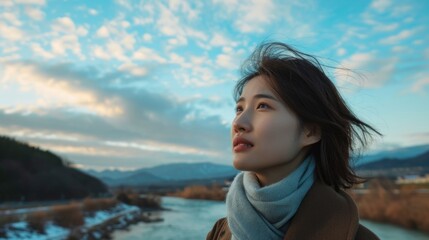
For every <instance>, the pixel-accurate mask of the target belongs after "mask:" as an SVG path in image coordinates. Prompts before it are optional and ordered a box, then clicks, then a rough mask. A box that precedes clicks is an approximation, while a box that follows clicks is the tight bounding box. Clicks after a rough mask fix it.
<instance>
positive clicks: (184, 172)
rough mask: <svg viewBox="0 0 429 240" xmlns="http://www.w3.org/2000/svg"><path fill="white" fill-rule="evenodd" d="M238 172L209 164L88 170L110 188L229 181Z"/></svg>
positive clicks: (174, 164) (219, 165)
mask: <svg viewBox="0 0 429 240" xmlns="http://www.w3.org/2000/svg"><path fill="white" fill-rule="evenodd" d="M238 172H239V171H238V170H236V169H235V168H233V167H231V166H227V165H221V164H214V163H208V162H206V163H173V164H165V165H160V166H155V167H151V168H142V169H138V170H135V171H121V172H119V171H112V170H105V171H100V172H97V171H94V170H87V173H88V174H91V175H93V176H95V177H98V178H99V179H101V180H102V181H103V182H105V183H106V184H108V185H109V186H119V185H127V186H148V185H158V186H161V185H175V184H176V185H186V184H189V183H192V182H200V183H204V182H210V181H211V180H212V179H227V178H231V177H233V176H235V175H237V173H238ZM109 174H112V175H111V176H109Z"/></svg>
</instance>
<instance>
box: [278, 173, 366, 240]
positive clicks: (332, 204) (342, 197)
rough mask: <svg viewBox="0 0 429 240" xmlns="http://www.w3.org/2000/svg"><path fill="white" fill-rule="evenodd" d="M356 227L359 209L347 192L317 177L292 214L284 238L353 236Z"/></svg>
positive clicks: (338, 239)
mask: <svg viewBox="0 0 429 240" xmlns="http://www.w3.org/2000/svg"><path fill="white" fill-rule="evenodd" d="M358 227H359V217H358V210H357V207H356V204H355V203H354V201H353V200H352V199H351V198H350V196H349V195H348V194H347V193H345V192H343V191H339V192H336V191H335V190H334V189H333V188H332V187H329V186H327V185H325V184H323V183H321V182H319V181H316V182H315V183H314V184H313V186H312V187H311V188H310V190H309V191H308V193H307V195H306V196H305V198H304V199H303V201H302V202H301V205H300V207H299V209H298V211H297V212H296V214H295V216H294V217H293V218H292V220H291V222H290V226H289V229H288V230H287V232H286V236H285V238H284V239H285V240H291V239H302V240H305V239H330V240H352V239H354V238H355V235H356V232H357V230H358Z"/></svg>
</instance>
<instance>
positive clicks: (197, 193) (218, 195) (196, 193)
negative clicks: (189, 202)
mask: <svg viewBox="0 0 429 240" xmlns="http://www.w3.org/2000/svg"><path fill="white" fill-rule="evenodd" d="M171 195H173V196H177V197H182V198H188V199H206V200H217V201H224V200H225V197H226V192H225V191H224V190H223V189H222V187H220V186H218V185H213V186H211V187H207V186H190V187H186V188H185V189H184V190H183V191H181V192H176V193H174V194H171Z"/></svg>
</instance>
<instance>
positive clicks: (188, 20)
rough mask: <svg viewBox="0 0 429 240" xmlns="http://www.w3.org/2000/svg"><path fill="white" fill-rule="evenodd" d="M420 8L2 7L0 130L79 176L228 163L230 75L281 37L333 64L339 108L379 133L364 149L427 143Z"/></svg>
mask: <svg viewBox="0 0 429 240" xmlns="http://www.w3.org/2000/svg"><path fill="white" fill-rule="evenodd" d="M428 10H429V1H417V0H416V1H399V0H398V1H390V0H373V1H368V0H366V1H333V0H327V1H315V0H314V1H313V0H309V1H298V0H292V1H276V0H247V1H239V0H208V1H179V0H169V1H144V0H142V1H140V0H91V1H84V0H73V1H67V0H55V1H54V0H1V1H0V135H6V136H10V137H13V138H16V139H18V140H21V141H25V142H27V143H30V144H32V145H35V146H39V147H41V148H43V149H48V150H50V151H52V152H54V153H57V154H59V155H60V156H62V157H63V158H65V159H67V160H68V161H71V162H73V163H74V164H75V166H76V167H79V168H91V169H97V170H102V169H107V168H108V169H113V168H118V169H123V170H127V169H136V168H142V167H150V166H155V165H160V164H167V163H177V162H189V163H193V162H213V163H219V164H227V165H231V164H232V163H231V159H232V152H231V140H230V127H231V122H232V120H233V118H234V115H235V113H234V107H235V102H234V100H233V95H232V91H233V87H234V84H235V82H236V81H237V80H238V79H239V78H240V66H241V64H242V62H243V61H244V60H245V59H246V57H247V56H249V55H250V53H251V52H252V50H253V49H254V48H255V46H257V45H258V44H260V43H261V42H263V41H281V42H284V43H288V44H290V45H292V46H294V47H295V48H297V49H299V50H301V51H303V52H306V53H310V54H313V55H315V56H317V57H318V58H319V60H320V61H321V62H322V63H324V64H327V65H329V66H332V68H329V69H326V70H327V72H328V75H329V76H330V77H331V79H332V81H333V82H334V84H335V85H336V86H337V88H338V89H339V91H340V93H341V94H342V96H343V97H344V99H345V100H346V102H347V104H348V105H349V106H350V108H351V109H352V110H353V111H354V112H355V113H356V115H357V116H358V117H360V118H361V119H362V120H364V121H367V122H368V123H369V124H371V125H373V126H374V127H375V128H376V129H378V130H379V131H380V132H381V133H382V134H383V135H384V136H383V137H382V138H377V139H375V141H374V142H373V143H372V144H371V145H370V147H369V149H368V150H367V152H368V153H371V152H376V151H382V150H387V149H395V148H399V147H406V146H414V145H420V144H429V124H428V122H429V107H428V106H429V95H428V94H429V42H428V39H429V29H428V28H429V15H428V14H427V12H428ZM344 68H348V69H351V70H352V71H345V70H341V69H344Z"/></svg>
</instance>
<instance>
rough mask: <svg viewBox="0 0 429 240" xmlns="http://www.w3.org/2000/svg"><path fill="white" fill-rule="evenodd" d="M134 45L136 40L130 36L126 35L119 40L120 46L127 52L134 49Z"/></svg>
mask: <svg viewBox="0 0 429 240" xmlns="http://www.w3.org/2000/svg"><path fill="white" fill-rule="evenodd" d="M135 43H136V39H135V38H134V36H133V35H131V34H126V35H124V37H123V38H122V39H121V44H122V45H123V46H124V47H125V49H127V50H132V49H133V48H134V44H135Z"/></svg>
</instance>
